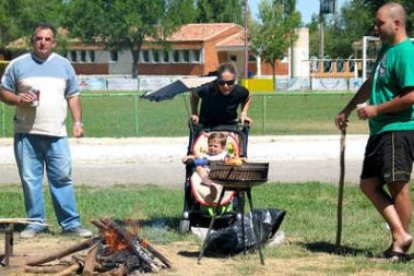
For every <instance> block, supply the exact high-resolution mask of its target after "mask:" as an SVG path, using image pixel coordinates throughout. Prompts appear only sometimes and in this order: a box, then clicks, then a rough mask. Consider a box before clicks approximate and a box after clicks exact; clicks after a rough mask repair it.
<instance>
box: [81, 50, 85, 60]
mask: <svg viewBox="0 0 414 276" xmlns="http://www.w3.org/2000/svg"><path fill="white" fill-rule="evenodd" d="M80 60H81V61H82V62H86V51H85V50H82V51H81V52H80Z"/></svg>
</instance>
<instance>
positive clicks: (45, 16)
mask: <svg viewBox="0 0 414 276" xmlns="http://www.w3.org/2000/svg"><path fill="white" fill-rule="evenodd" d="M62 8H63V3H62V1H61V0H49V1H42V0H2V1H0V48H4V47H5V46H6V45H7V44H8V43H10V42H12V41H13V40H16V39H18V38H20V37H28V36H30V35H31V32H32V29H33V26H34V25H35V24H36V23H37V22H40V21H48V22H50V23H53V24H55V25H56V26H58V25H59V24H60V20H61V14H62V12H61V11H62Z"/></svg>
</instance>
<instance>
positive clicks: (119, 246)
mask: <svg viewBox="0 0 414 276" xmlns="http://www.w3.org/2000/svg"><path fill="white" fill-rule="evenodd" d="M102 236H103V239H104V240H105V244H106V245H107V246H108V249H110V250H111V251H113V252H116V251H122V250H124V249H126V248H127V247H128V244H127V243H126V241H124V240H123V239H121V238H120V237H119V236H118V234H117V233H116V232H115V231H113V230H111V229H107V230H105V231H104V232H103V233H102Z"/></svg>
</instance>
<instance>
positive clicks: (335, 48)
mask: <svg viewBox="0 0 414 276" xmlns="http://www.w3.org/2000/svg"><path fill="white" fill-rule="evenodd" d="M387 2H389V1H387V0H353V1H347V2H346V4H345V5H344V6H343V7H342V9H341V12H340V14H339V16H338V18H337V20H333V18H332V17H328V18H327V19H325V21H324V25H325V53H326V54H327V55H329V56H331V57H333V58H336V57H349V56H350V55H352V54H353V49H352V46H351V45H352V43H353V42H355V41H358V40H360V39H361V38H362V37H363V36H365V35H375V33H374V21H375V13H376V11H377V10H378V8H379V7H381V6H382V5H384V4H385V3H387ZM395 2H399V3H401V4H402V5H403V7H404V8H405V9H406V12H407V32H408V35H410V36H414V1H412V0H396V1H395ZM318 21H319V18H318V17H317V16H314V17H313V18H312V22H311V23H310V24H308V27H309V30H310V54H311V55H314V56H317V55H318V47H319V41H318V31H319V29H318V25H317V24H318V23H319V22H318Z"/></svg>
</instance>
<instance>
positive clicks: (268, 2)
mask: <svg viewBox="0 0 414 276" xmlns="http://www.w3.org/2000/svg"><path fill="white" fill-rule="evenodd" d="M284 2H286V1H283V0H262V1H261V2H260V5H259V18H260V20H261V21H260V22H254V21H253V22H252V24H251V26H250V37H249V39H250V45H251V49H252V50H253V51H254V52H255V53H256V54H258V55H260V57H261V58H262V59H263V61H265V62H266V63H268V64H270V65H271V66H272V71H273V82H274V83H275V72H276V61H277V60H280V59H282V58H283V56H284V54H285V53H286V51H287V50H288V48H289V47H290V46H291V45H292V44H293V43H294V42H295V41H296V39H297V35H296V33H295V29H296V28H297V27H299V25H300V20H301V19H300V14H299V13H298V12H297V11H296V8H295V6H296V1H295V0H293V1H287V4H284Z"/></svg>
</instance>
